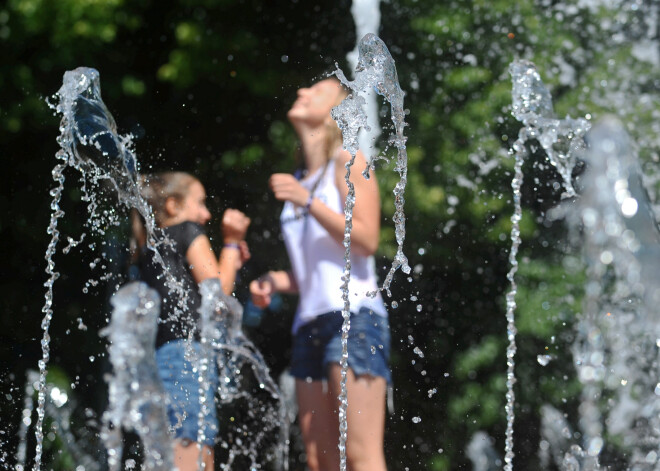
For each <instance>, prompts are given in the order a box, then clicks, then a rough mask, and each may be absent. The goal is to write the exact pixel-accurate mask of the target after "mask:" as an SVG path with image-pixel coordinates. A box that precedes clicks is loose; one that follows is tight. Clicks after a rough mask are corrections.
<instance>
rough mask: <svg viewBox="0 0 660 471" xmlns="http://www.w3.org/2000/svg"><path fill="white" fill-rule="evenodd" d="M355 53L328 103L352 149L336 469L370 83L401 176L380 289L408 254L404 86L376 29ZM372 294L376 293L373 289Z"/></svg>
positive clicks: (342, 438) (342, 439) (342, 447)
mask: <svg viewBox="0 0 660 471" xmlns="http://www.w3.org/2000/svg"><path fill="white" fill-rule="evenodd" d="M358 51H359V58H358V65H357V68H356V69H355V80H353V81H349V80H348V79H347V78H346V76H345V75H344V73H343V72H342V71H341V70H340V69H339V68H338V69H337V70H336V71H335V72H334V73H335V75H336V76H337V77H338V78H339V80H340V81H341V82H342V83H343V84H344V85H345V86H346V87H348V88H349V89H350V90H351V94H350V95H349V96H348V97H346V98H345V99H344V100H343V101H342V102H341V103H340V104H339V105H338V106H336V107H335V108H333V109H332V112H331V114H332V118H333V119H334V120H335V121H336V122H337V125H338V126H339V128H340V129H341V131H342V135H343V140H344V149H346V150H347V151H348V152H349V153H350V154H351V159H350V161H349V162H347V163H346V176H345V180H346V186H347V187H348V194H347V196H346V203H345V205H344V215H345V218H346V224H345V227H344V247H345V249H346V252H345V255H344V263H345V265H344V273H343V275H342V282H343V283H342V287H341V290H342V299H343V300H344V309H343V310H342V316H343V318H344V322H343V324H342V340H341V343H342V358H341V361H340V365H341V394H340V397H339V400H340V406H339V433H340V435H339V452H340V469H341V470H342V471H344V470H345V469H346V431H347V422H346V410H347V407H348V400H347V393H346V377H347V371H348V332H349V330H350V300H349V291H348V285H349V282H350V275H351V261H350V260H351V259H350V256H351V230H352V228H353V208H354V206H355V188H354V186H353V183H352V182H351V181H350V175H351V167H352V166H353V164H354V162H355V156H356V155H357V151H358V148H359V139H358V135H359V130H360V128H363V127H366V126H367V117H366V115H365V113H364V111H363V109H362V106H363V105H364V103H365V99H364V98H363V97H362V96H361V95H360V94H361V93H363V92H365V91H367V90H372V89H374V90H375V91H376V92H377V93H378V94H379V95H382V96H383V97H385V99H386V100H387V101H388V102H389V103H390V105H391V111H392V121H393V122H394V128H395V134H394V135H393V136H392V138H391V139H390V143H393V144H394V145H395V146H396V148H397V165H396V167H395V170H396V171H397V172H399V175H400V180H399V182H398V183H397V185H396V187H395V189H394V196H395V200H394V201H395V207H396V209H395V213H394V217H393V219H394V222H395V227H396V240H397V244H398V247H397V253H396V256H395V257H394V261H393V262H392V267H391V268H390V271H389V273H388V274H387V277H386V278H385V281H384V283H383V287H382V288H381V289H384V290H386V291H387V293H388V295H390V296H391V293H390V290H389V286H390V283H391V281H392V278H393V277H394V272H396V270H397V269H399V268H401V270H402V271H403V272H404V273H410V266H408V259H407V258H406V256H405V255H404V254H403V241H404V239H405V214H404V212H403V205H404V198H403V193H404V191H405V187H406V175H407V170H408V169H407V163H408V155H407V153H406V138H405V137H404V135H403V129H404V127H405V121H404V109H403V95H404V93H403V91H402V90H401V87H400V86H399V81H398V78H397V73H396V67H395V65H394V59H392V56H391V55H390V53H389V51H388V50H387V47H386V46H385V44H384V43H383V41H381V40H380V38H378V37H377V36H376V35H374V34H367V35H365V36H364V37H363V38H362V39H361V40H360V43H359V45H358ZM375 160H376V159H372V160H371V161H370V162H369V163H368V165H367V168H365V170H364V172H363V173H362V175H363V176H364V177H365V178H369V171H370V170H371V169H373V167H374V165H375ZM374 295H375V293H374Z"/></svg>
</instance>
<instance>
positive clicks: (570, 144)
mask: <svg viewBox="0 0 660 471" xmlns="http://www.w3.org/2000/svg"><path fill="white" fill-rule="evenodd" d="M509 73H510V74H511V79H512V82H513V90H512V99H513V106H512V114H513V116H514V117H515V118H516V119H517V120H519V121H520V122H521V123H522V124H523V127H522V128H521V129H520V131H519V133H518V139H516V141H515V142H514V143H513V146H512V148H511V150H510V151H509V153H510V154H513V156H514V158H515V165H514V176H513V179H512V181H511V188H512V190H513V203H514V211H513V215H512V216H511V250H510V252H509V263H510V265H511V268H510V269H509V272H508V273H507V279H508V280H509V283H510V286H511V288H510V290H509V292H508V293H507V295H506V320H507V339H508V341H509V345H508V346H507V350H506V358H507V376H506V386H507V392H506V406H505V412H506V419H507V426H506V432H505V434H506V439H505V455H504V462H505V465H504V469H505V470H506V471H511V470H512V469H513V457H514V453H513V425H514V420H515V412H514V406H515V391H514V385H515V384H516V377H515V355H516V350H517V346H516V333H517V329H516V325H515V310H516V293H517V290H518V287H517V284H516V280H515V275H516V272H517V271H518V259H517V257H518V249H519V248H520V243H521V239H520V220H521V218H522V206H521V191H520V190H521V188H522V183H523V171H522V167H523V163H524V160H525V158H526V157H527V156H528V155H529V153H528V150H527V145H528V143H529V142H530V141H531V140H536V141H538V142H539V143H540V144H541V146H542V147H543V149H544V150H545V151H546V155H547V158H548V160H549V161H550V162H551V163H552V165H554V166H555V167H556V168H557V171H558V172H559V174H560V176H561V177H562V179H563V183H564V188H565V192H564V195H563V196H565V197H568V196H574V195H575V194H576V192H575V190H574V188H573V184H572V179H571V177H572V172H573V168H574V166H575V164H576V163H577V156H578V153H579V152H580V151H581V150H583V149H584V147H585V146H584V134H585V133H586V132H587V131H588V129H589V123H588V122H587V121H586V120H584V119H577V120H573V119H571V118H570V117H567V118H566V119H563V120H560V119H556V118H554V116H553V107H552V98H551V95H550V91H549V90H548V89H547V88H546V86H545V85H544V83H543V81H542V80H541V77H540V75H539V73H538V72H537V70H536V66H535V65H534V64H532V63H531V62H528V61H515V62H513V63H512V64H511V65H510V67H509Z"/></svg>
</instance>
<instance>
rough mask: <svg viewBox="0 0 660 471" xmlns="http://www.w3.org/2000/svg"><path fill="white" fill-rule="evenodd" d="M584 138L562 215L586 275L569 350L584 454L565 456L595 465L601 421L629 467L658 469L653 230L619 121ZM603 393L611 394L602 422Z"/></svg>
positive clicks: (659, 331)
mask: <svg viewBox="0 0 660 471" xmlns="http://www.w3.org/2000/svg"><path fill="white" fill-rule="evenodd" d="M587 139H588V142H589V144H590V147H589V150H588V152H586V153H585V155H584V158H585V160H586V162H587V169H586V171H585V176H584V177H583V180H584V191H583V193H582V195H581V198H580V199H579V200H578V202H577V205H576V207H575V208H574V211H572V212H571V214H569V217H568V222H569V224H570V225H571V229H572V230H573V232H574V233H576V232H577V231H578V230H581V231H582V232H583V234H584V236H583V239H584V249H583V251H584V256H585V258H586V261H587V277H588V280H587V284H586V293H585V299H584V304H583V313H582V316H580V318H579V322H578V325H577V338H576V342H575V343H574V348H573V354H574V357H575V362H576V365H577V370H578V378H579V379H580V381H581V382H582V384H583V385H584V388H583V392H582V398H581V406H580V427H581V429H582V432H583V437H584V439H583V440H584V450H582V449H581V448H579V447H578V446H576V445H574V446H573V451H574V452H575V456H574V458H573V460H574V461H576V462H578V463H580V465H581V468H580V469H583V470H598V469H601V467H600V464H599V456H600V454H601V451H602V450H603V449H604V446H605V441H604V424H607V431H608V433H609V435H613V436H618V437H620V438H621V442H622V445H623V446H624V447H625V448H626V449H627V450H628V454H627V455H628V456H629V459H628V461H629V468H628V469H635V470H652V469H657V464H658V463H657V461H658V460H657V456H658V455H657V452H658V448H659V447H660V432H659V430H660V428H659V427H660V400H658V392H659V391H660V388H658V378H659V377H660V369H659V368H660V365H659V364H658V339H659V338H660V321H659V320H658V318H657V315H656V312H657V306H658V301H659V299H660V289H659V288H658V286H660V269H659V268H658V267H659V266H660V231H658V227H657V223H656V220H655V215H654V214H653V211H652V209H651V203H650V201H649V198H648V195H647V194H646V191H645V190H644V187H643V186H642V181H641V171H640V168H639V163H638V159H637V155H636V152H635V151H634V148H633V146H632V143H631V142H630V139H629V137H628V135H627V133H626V132H625V130H624V128H623V125H622V124H621V123H620V122H618V121H617V120H616V119H614V118H611V117H606V118H604V119H603V120H601V121H600V122H599V123H598V124H597V125H596V126H594V128H593V129H592V131H591V132H590V133H589V134H588V135H587ZM606 285H609V286H611V287H612V289H607V290H606V289H605V286H606ZM603 397H611V398H612V399H611V400H610V405H611V406H610V407H609V408H608V413H607V417H606V418H605V419H603V413H602V411H601V403H600V400H601V398H603Z"/></svg>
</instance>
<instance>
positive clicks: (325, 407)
mask: <svg viewBox="0 0 660 471" xmlns="http://www.w3.org/2000/svg"><path fill="white" fill-rule="evenodd" d="M342 96H343V95H342V90H341V87H340V85H339V83H338V82H337V81H336V80H322V81H320V82H317V83H315V84H314V85H312V86H311V87H309V88H301V89H300V90H298V96H297V99H296V101H295V102H294V103H293V106H292V107H291V109H290V110H289V112H288V113H287V117H288V118H289V121H290V122H291V124H292V125H293V127H294V129H295V130H296V133H297V134H298V138H299V139H300V143H301V146H302V151H303V152H302V153H303V156H304V159H305V167H306V169H307V170H308V171H309V174H313V173H314V172H315V171H317V170H318V169H320V168H321V167H323V166H324V165H325V164H326V162H327V159H328V151H327V149H326V148H325V146H326V142H327V129H328V128H327V125H328V124H332V125H335V124H334V122H332V118H331V116H330V110H331V109H332V108H333V107H334V106H336V105H338V104H339V102H340V101H341V97H342ZM335 126H336V125H335ZM350 158H351V156H350V154H349V153H348V152H346V151H343V150H341V151H339V152H338V155H337V157H336V159H337V162H336V165H335V175H334V178H335V185H336V187H337V189H338V190H339V193H340V196H341V199H342V206H343V205H344V203H345V201H346V196H347V194H348V187H347V185H346V181H345V174H346V169H345V167H344V165H345V164H346V163H347V162H348V161H349V160H350ZM365 166H366V161H365V159H364V156H363V155H362V153H360V152H358V154H357V156H356V158H355V163H354V168H353V171H352V172H351V178H350V180H351V182H352V183H353V185H354V187H355V201H356V203H355V207H354V210H353V229H352V232H351V251H352V252H353V253H356V254H359V255H363V256H369V255H373V254H374V253H375V252H376V250H377V248H378V238H379V231H380V195H379V192H378V184H377V182H376V178H375V176H374V175H373V172H372V174H371V178H370V179H369V180H366V179H364V178H363V177H362V175H361V171H362V169H364V168H365ZM269 186H270V189H271V190H272V192H273V194H274V195H275V198H277V199H278V200H279V201H291V202H292V203H293V204H295V205H298V206H305V205H306V204H307V201H308V199H309V191H308V190H307V189H305V188H304V187H303V186H302V185H301V184H300V183H299V182H298V181H297V180H296V179H295V177H294V176H293V175H290V174H288V173H276V174H273V175H272V176H271V177H270V180H269ZM309 214H310V215H311V216H312V217H314V218H315V219H316V220H317V221H318V222H319V223H320V224H321V225H322V226H323V227H324V228H325V229H326V230H327V231H328V233H329V234H330V235H331V236H332V238H333V239H334V240H335V241H336V242H337V244H339V245H342V246H343V240H344V226H345V216H344V214H343V213H336V212H335V211H333V210H332V209H330V208H329V207H328V206H326V205H325V204H324V203H323V202H322V201H320V200H319V199H317V198H313V199H312V201H311V204H310V206H309ZM297 289H298V287H297V285H296V283H295V279H294V278H293V276H292V274H291V272H288V271H270V272H268V273H267V274H265V275H264V276H262V277H260V278H259V279H257V280H255V281H253V282H252V283H251V284H250V292H251V294H252V300H253V302H254V303H255V304H256V305H258V306H262V307H265V306H268V305H269V304H270V301H271V299H272V295H273V294H274V293H276V292H296V291H297ZM340 381H341V368H340V366H339V364H338V363H337V364H332V365H331V366H330V369H329V372H328V381H327V387H325V386H324V385H323V382H321V381H311V382H308V381H303V380H300V379H296V395H297V400H298V409H299V414H298V415H299V417H298V418H299V422H300V427H301V431H302V434H303V439H304V442H305V450H306V454H307V466H308V468H309V469H310V470H311V471H327V470H333V469H338V468H339V464H340V463H339V462H340V460H339V450H338V443H339V422H338V410H339V401H338V399H337V398H338V396H339V394H340V391H341V383H340ZM386 389H387V384H386V381H385V379H384V378H382V377H373V376H368V375H365V376H360V377H356V376H355V375H354V374H353V372H352V371H351V370H350V369H349V372H348V380H347V390H348V403H349V407H348V411H347V420H348V436H347V442H346V458H347V466H348V469H349V470H350V471H385V470H386V469H387V467H386V464H385V456H384V452H383V437H384V430H385V398H386Z"/></svg>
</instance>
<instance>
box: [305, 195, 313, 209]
mask: <svg viewBox="0 0 660 471" xmlns="http://www.w3.org/2000/svg"><path fill="white" fill-rule="evenodd" d="M313 199H314V195H312V194H311V193H310V194H309V198H307V204H305V210H306V211H307V212H309V207H310V206H311V205H312V200H313Z"/></svg>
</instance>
